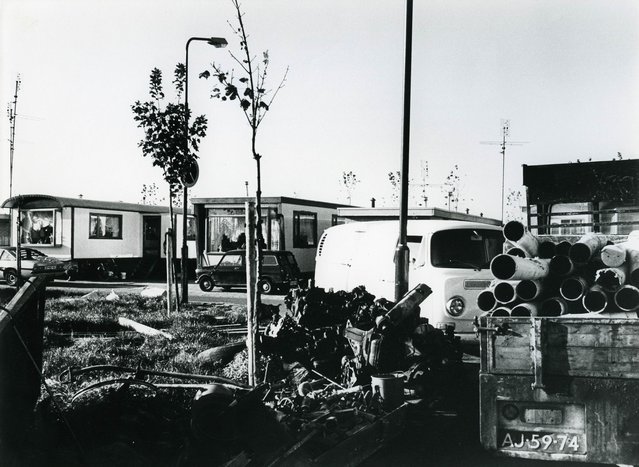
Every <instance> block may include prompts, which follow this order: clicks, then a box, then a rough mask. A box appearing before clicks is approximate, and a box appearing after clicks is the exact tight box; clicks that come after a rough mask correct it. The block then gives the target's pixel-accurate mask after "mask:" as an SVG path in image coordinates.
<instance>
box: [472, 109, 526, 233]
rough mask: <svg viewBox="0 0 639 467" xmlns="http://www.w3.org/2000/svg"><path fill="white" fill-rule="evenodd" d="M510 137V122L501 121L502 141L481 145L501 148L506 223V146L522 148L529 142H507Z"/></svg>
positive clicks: (502, 193) (502, 202) (484, 142)
mask: <svg viewBox="0 0 639 467" xmlns="http://www.w3.org/2000/svg"><path fill="white" fill-rule="evenodd" d="M508 136H510V120H503V119H502V121H501V141H481V144H491V145H499V146H501V222H502V224H503V223H504V177H505V173H506V146H521V145H523V144H527V143H528V141H507V138H508Z"/></svg>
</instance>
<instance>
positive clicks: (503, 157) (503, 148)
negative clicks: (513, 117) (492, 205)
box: [501, 122, 508, 224]
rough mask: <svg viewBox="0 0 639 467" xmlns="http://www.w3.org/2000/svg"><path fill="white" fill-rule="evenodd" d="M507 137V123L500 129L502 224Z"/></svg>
mask: <svg viewBox="0 0 639 467" xmlns="http://www.w3.org/2000/svg"><path fill="white" fill-rule="evenodd" d="M507 135H508V123H507V122H506V123H504V126H503V127H502V140H501V223H502V224H503V223H504V190H505V181H506V136H507Z"/></svg>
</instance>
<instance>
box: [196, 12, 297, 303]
mask: <svg viewBox="0 0 639 467" xmlns="http://www.w3.org/2000/svg"><path fill="white" fill-rule="evenodd" d="M231 3H232V4H233V7H234V8H235V13H236V17H235V19H236V21H237V24H233V23H231V22H230V21H229V26H230V27H231V30H232V31H233V34H234V35H235V36H236V38H237V39H238V40H239V45H240V52H239V54H237V53H234V52H233V51H232V50H229V53H230V55H231V57H232V59H233V60H234V61H235V63H236V64H237V65H238V67H239V70H238V76H236V75H235V70H234V69H231V70H224V69H222V67H221V66H220V65H219V64H217V63H212V64H211V67H212V70H213V71H212V72H210V71H208V70H207V71H204V72H202V73H201V74H200V78H210V77H211V76H213V77H214V78H216V79H217V81H218V82H217V83H216V86H215V87H214V88H213V91H212V94H211V97H213V98H216V99H220V100H222V101H235V102H237V104H238V105H239V107H240V109H241V111H242V112H243V113H244V116H245V118H246V122H247V123H248V125H249V128H250V131H251V155H252V157H253V160H254V161H255V169H256V190H255V211H256V213H257V220H256V223H255V235H254V237H255V246H256V258H255V267H254V270H255V280H256V284H255V297H254V303H253V308H254V312H257V310H258V309H259V307H260V293H261V292H262V290H261V289H260V287H261V286H264V287H266V282H260V280H261V277H260V276H261V268H262V255H263V254H262V250H263V248H265V247H266V244H265V242H264V235H263V232H262V174H261V160H262V155H261V154H260V153H259V152H258V150H257V135H258V129H259V128H260V125H261V124H262V122H263V121H264V118H265V117H266V114H267V113H268V111H269V110H270V109H271V106H272V104H273V101H274V100H275V97H277V95H278V93H279V92H280V90H281V89H282V88H283V87H284V85H285V83H286V78H287V76H288V67H287V68H286V71H285V72H284V75H283V77H282V79H281V80H280V82H279V84H278V85H277V86H276V87H275V89H274V90H273V89H269V88H268V86H267V78H268V77H269V65H270V59H269V53H268V50H266V51H264V52H262V54H261V57H259V58H258V56H256V55H252V53H251V49H250V47H249V35H248V34H247V32H246V26H245V23H244V13H243V12H242V8H241V5H240V2H239V0H231ZM247 186H248V185H247ZM269 246H270V245H269ZM247 248H248V245H247Z"/></svg>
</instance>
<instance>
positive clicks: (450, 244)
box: [430, 229, 504, 269]
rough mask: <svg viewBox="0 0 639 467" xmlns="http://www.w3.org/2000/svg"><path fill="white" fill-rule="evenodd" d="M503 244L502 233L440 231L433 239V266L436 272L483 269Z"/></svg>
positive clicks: (466, 230) (477, 230) (489, 231)
mask: <svg viewBox="0 0 639 467" xmlns="http://www.w3.org/2000/svg"><path fill="white" fill-rule="evenodd" d="M503 243H504V237H503V235H502V233H501V231H499V230H483V229H454V230H441V231H439V232H435V233H434V234H433V236H432V238H431V244H430V245H431V246H430V248H431V263H432V265H433V266H434V267H436V268H460V269H484V268H487V267H488V266H489V265H490V261H491V260H492V259H493V258H494V257H495V256H497V255H498V254H500V253H501V251H502V244H503Z"/></svg>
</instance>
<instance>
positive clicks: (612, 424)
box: [479, 317, 639, 464]
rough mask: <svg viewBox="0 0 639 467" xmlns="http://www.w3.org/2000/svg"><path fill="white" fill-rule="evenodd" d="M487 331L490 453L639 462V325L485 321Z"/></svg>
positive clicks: (485, 411) (483, 408) (484, 416)
mask: <svg viewBox="0 0 639 467" xmlns="http://www.w3.org/2000/svg"><path fill="white" fill-rule="evenodd" d="M479 329H480V330H481V331H482V335H481V338H480V343H481V371H480V416H481V441H482V444H483V445H484V447H485V448H487V449H491V450H495V451H496V452H497V453H498V454H501V455H506V456H511V457H521V458H531V459H546V460H578V461H584V462H603V463H622V464H637V463H639V352H638V350H639V348H638V346H639V320H634V319H633V320H625V319H606V318H572V317H571V318H497V317H494V318H493V317H484V318H482V320H481V322H480V327H479Z"/></svg>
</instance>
